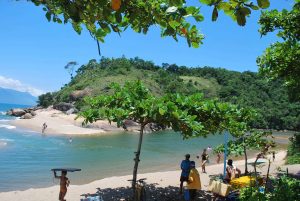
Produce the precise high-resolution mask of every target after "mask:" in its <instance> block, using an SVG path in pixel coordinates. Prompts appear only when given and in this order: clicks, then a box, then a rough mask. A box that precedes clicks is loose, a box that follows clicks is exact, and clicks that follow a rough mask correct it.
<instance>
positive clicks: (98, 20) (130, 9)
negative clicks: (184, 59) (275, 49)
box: [30, 0, 270, 47]
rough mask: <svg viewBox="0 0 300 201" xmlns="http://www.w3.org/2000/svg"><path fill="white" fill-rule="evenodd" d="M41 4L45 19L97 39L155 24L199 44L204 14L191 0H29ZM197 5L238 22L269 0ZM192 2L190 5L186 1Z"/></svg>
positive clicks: (202, 1) (230, 0)
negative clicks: (198, 23)
mask: <svg viewBox="0 0 300 201" xmlns="http://www.w3.org/2000/svg"><path fill="white" fill-rule="evenodd" d="M30 1H32V2H33V3H34V4H35V5H37V6H40V5H42V6H43V10H44V11H45V12H46V18H47V19H48V21H53V22H57V23H65V24H66V23H71V24H72V26H73V28H74V30H75V31H76V32H77V33H79V34H80V33H81V31H82V27H83V26H85V27H86V29H87V30H89V31H90V33H91V35H92V36H93V37H95V38H97V39H98V40H99V41H101V42H104V38H105V37H106V36H107V35H108V34H109V33H111V32H116V33H119V34H120V33H121V32H123V31H125V30H126V29H127V28H128V27H131V28H132V29H133V30H134V31H136V32H138V33H144V34H146V33H147V32H148V30H149V28H150V27H151V26H153V25H157V26H158V27H160V29H161V35H162V36H171V37H173V38H174V39H175V40H176V41H177V38H178V36H179V37H184V38H186V40H187V43H188V45H189V46H193V47H199V44H201V43H202V40H203V39H204V36H203V35H202V34H201V33H199V31H198V29H197V27H196V25H195V23H191V20H189V18H191V19H193V20H194V21H195V22H201V21H203V19H204V17H203V16H202V14H201V12H200V8H199V7H197V6H195V5H194V4H196V3H195V2H192V1H185V0H147V1H144V0H30ZM199 2H200V3H198V4H199V6H201V5H208V6H212V7H213V12H212V17H211V18H212V21H216V20H217V18H218V13H219V12H220V11H224V13H225V14H226V15H229V16H230V17H231V18H232V19H233V20H235V21H237V23H238V24H239V25H241V26H244V25H245V24H246V17H247V16H249V15H250V14H251V11H252V10H259V9H264V8H268V7H269V5H270V2H269V0H257V5H256V4H254V3H252V2H250V0H199ZM190 4H193V5H190Z"/></svg>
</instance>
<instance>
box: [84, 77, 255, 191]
mask: <svg viewBox="0 0 300 201" xmlns="http://www.w3.org/2000/svg"><path fill="white" fill-rule="evenodd" d="M112 89H113V90H114V91H113V94H112V95H102V96H98V97H95V98H91V97H89V98H86V99H85V101H86V103H87V105H88V107H89V109H87V110H85V111H83V112H81V113H80V116H82V117H84V122H83V123H84V124H87V123H92V122H95V121H97V120H100V119H107V120H108V121H109V122H116V123H117V125H118V126H119V127H121V126H122V125H123V122H124V120H126V119H130V120H133V121H135V122H137V123H139V124H140V133H139V143H138V148H137V151H136V152H135V159H134V161H135V164H134V169H133V182H132V188H133V190H134V193H135V183H136V178H137V170H138V164H139V161H140V152H141V146H142V140H143V134H144V128H145V126H146V125H147V124H150V123H151V124H153V123H154V124H158V125H160V126H162V127H169V128H172V129H173V130H174V131H178V132H180V133H181V134H182V136H183V138H184V139H186V138H190V137H198V136H204V137H205V136H207V135H208V134H212V133H222V132H224V131H225V130H227V131H229V132H230V133H233V134H235V135H239V134H240V133H242V132H245V131H246V130H247V128H248V127H247V123H246V122H247V121H248V120H249V119H250V118H251V115H252V113H251V111H250V110H245V109H238V108H237V107H236V106H234V105H230V104H228V103H220V102H218V101H216V100H204V99H203V96H202V95H201V94H194V95H189V96H184V95H180V94H171V95H164V96H162V97H155V96H153V95H152V94H151V93H150V92H149V90H148V89H147V88H145V87H144V86H143V84H142V83H141V82H140V81H136V82H127V83H125V85H124V86H123V87H121V86H120V85H118V84H113V85H112Z"/></svg>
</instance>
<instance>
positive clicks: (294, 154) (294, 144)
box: [287, 133, 300, 164]
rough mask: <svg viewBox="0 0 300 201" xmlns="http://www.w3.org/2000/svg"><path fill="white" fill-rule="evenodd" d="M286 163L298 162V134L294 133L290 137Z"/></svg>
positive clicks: (299, 158)
mask: <svg viewBox="0 0 300 201" xmlns="http://www.w3.org/2000/svg"><path fill="white" fill-rule="evenodd" d="M287 163H288V164H300V134H299V133H297V134H294V136H293V137H291V138H290V144H289V146H288V153H287Z"/></svg>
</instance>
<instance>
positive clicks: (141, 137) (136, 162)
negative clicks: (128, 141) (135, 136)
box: [132, 124, 145, 201]
mask: <svg viewBox="0 0 300 201" xmlns="http://www.w3.org/2000/svg"><path fill="white" fill-rule="evenodd" d="M144 127H145V125H143V124H141V130H140V137H139V144H138V148H137V151H136V152H135V158H134V168H133V178H132V189H133V197H134V201H136V199H137V198H136V196H135V191H136V188H135V184H136V179H137V178H136V177H137V170H138V166H139V162H140V153H141V147H142V142H143V135H144Z"/></svg>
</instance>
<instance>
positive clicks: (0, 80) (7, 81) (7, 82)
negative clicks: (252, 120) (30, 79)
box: [0, 75, 44, 96]
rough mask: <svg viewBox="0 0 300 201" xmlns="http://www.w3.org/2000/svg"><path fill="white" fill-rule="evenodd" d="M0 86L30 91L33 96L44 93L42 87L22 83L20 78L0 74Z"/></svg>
mask: <svg viewBox="0 0 300 201" xmlns="http://www.w3.org/2000/svg"><path fill="white" fill-rule="evenodd" d="M0 87H2V88H6V89H13V90H16V91H21V92H28V93H30V94H31V95H33V96H39V95H41V94H43V93H44V92H43V91H42V90H40V89H37V88H34V87H32V86H30V85H27V84H23V83H21V82H20V81H19V80H14V79H11V78H7V77H4V76H1V75H0Z"/></svg>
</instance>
